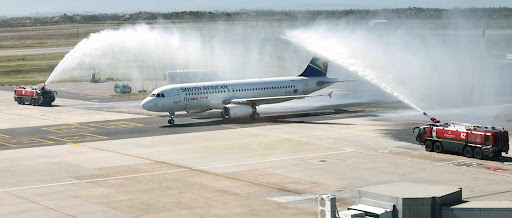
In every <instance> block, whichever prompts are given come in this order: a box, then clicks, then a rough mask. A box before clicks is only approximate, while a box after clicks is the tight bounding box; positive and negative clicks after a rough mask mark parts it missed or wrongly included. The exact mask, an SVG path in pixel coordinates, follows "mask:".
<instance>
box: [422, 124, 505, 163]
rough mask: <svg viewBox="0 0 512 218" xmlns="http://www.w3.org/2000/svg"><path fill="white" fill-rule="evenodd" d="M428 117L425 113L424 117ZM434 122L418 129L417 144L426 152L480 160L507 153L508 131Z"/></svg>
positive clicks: (472, 125)
mask: <svg viewBox="0 0 512 218" xmlns="http://www.w3.org/2000/svg"><path fill="white" fill-rule="evenodd" d="M425 115H426V114H425ZM430 120H431V121H432V123H430V124H428V125H427V126H422V127H415V128H414V129H413V132H415V130H416V129H418V134H417V135H416V141H418V143H420V144H421V145H423V146H424V147H425V150H427V151H435V152H438V153H444V152H455V153H461V154H464V156H466V157H475V158H477V159H483V158H487V157H489V158H492V157H500V156H501V155H502V152H505V153H508V150H509V140H508V131H506V130H505V129H503V128H496V127H488V126H481V125H475V124H467V123H455V122H453V123H441V122H439V121H438V120H437V119H436V118H433V117H432V118H430Z"/></svg>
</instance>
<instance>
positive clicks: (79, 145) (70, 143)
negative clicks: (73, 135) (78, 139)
mask: <svg viewBox="0 0 512 218" xmlns="http://www.w3.org/2000/svg"><path fill="white" fill-rule="evenodd" d="M68 144H69V145H73V146H77V147H85V146H87V145H82V144H77V143H73V142H68Z"/></svg>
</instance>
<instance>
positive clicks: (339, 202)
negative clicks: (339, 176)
mask: <svg viewBox="0 0 512 218" xmlns="http://www.w3.org/2000/svg"><path fill="white" fill-rule="evenodd" d="M336 204H340V205H343V206H346V207H350V206H352V205H354V204H352V203H349V202H344V201H336Z"/></svg>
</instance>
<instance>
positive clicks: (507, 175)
mask: <svg viewBox="0 0 512 218" xmlns="http://www.w3.org/2000/svg"><path fill="white" fill-rule="evenodd" d="M181 118H183V119H190V120H194V121H197V122H205V121H202V120H197V119H193V118H189V117H181ZM221 125H222V126H227V127H231V128H233V129H242V130H246V131H252V132H258V133H262V134H267V135H274V136H279V137H284V138H291V139H296V140H301V141H305V142H310V143H314V144H319V145H325V146H329V147H335V148H340V149H344V150H346V151H352V152H357V153H360V154H365V155H374V156H380V157H387V158H392V159H398V160H405V161H412V162H417V163H425V164H434V165H436V164H438V163H436V162H431V161H424V160H419V159H413V158H407V157H399V156H396V155H391V154H383V153H376V152H367V151H360V150H354V149H348V148H343V147H339V146H337V145H331V144H327V143H322V142H316V141H311V140H308V139H301V138H297V137H291V136H285V135H279V134H275V133H269V132H264V131H259V130H253V129H249V128H240V127H237V126H232V125H227V124H221ZM303 125H305V124H303ZM441 166H447V167H456V166H452V165H441ZM463 169H464V170H469V171H475V172H479V173H484V174H490V175H498V176H504V177H509V178H512V175H511V174H503V173H499V172H494V171H493V172H489V171H484V170H478V169H470V168H463Z"/></svg>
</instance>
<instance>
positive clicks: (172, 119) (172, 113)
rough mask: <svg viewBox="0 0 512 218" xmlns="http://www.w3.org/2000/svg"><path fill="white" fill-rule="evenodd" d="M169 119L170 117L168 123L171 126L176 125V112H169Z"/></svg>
mask: <svg viewBox="0 0 512 218" xmlns="http://www.w3.org/2000/svg"><path fill="white" fill-rule="evenodd" d="M169 117H170V119H169V120H167V123H169V125H173V124H174V112H169Z"/></svg>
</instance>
